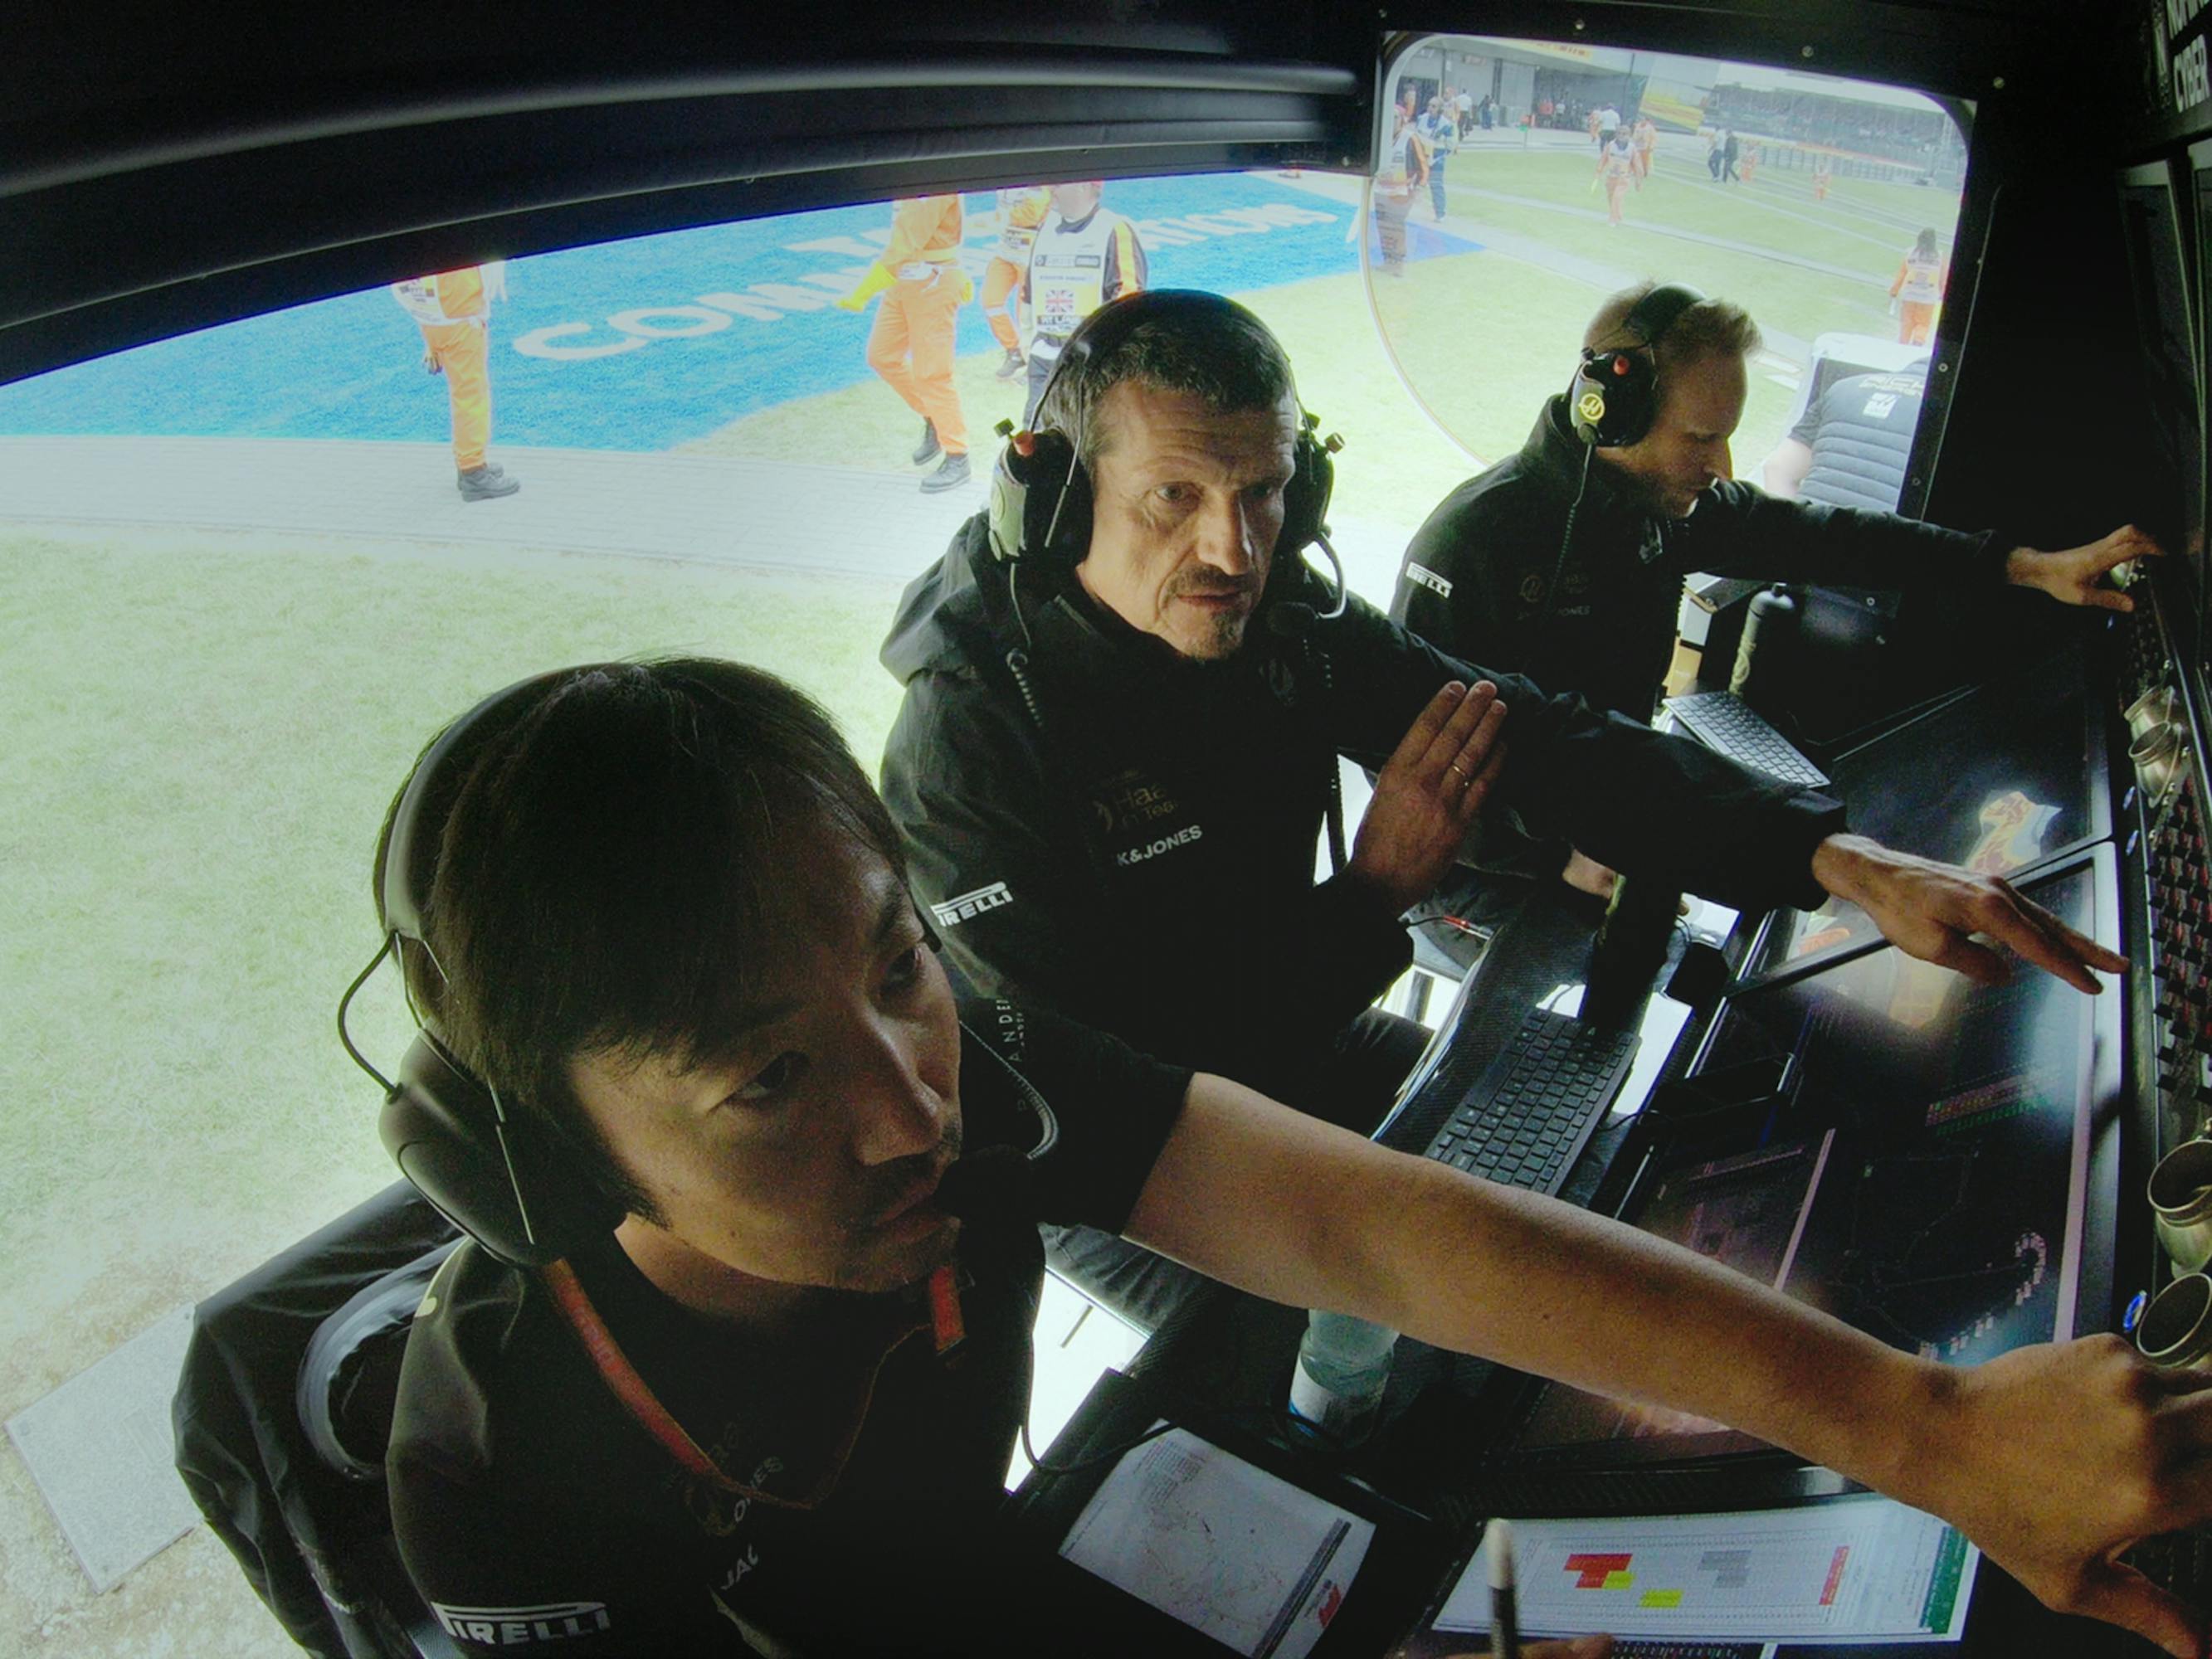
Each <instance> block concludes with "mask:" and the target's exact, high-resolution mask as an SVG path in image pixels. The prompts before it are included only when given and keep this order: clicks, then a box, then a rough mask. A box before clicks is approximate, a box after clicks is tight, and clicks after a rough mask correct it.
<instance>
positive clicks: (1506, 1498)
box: [1091, 888, 2132, 1655]
mask: <svg viewBox="0 0 2212 1659" xmlns="http://www.w3.org/2000/svg"><path fill="white" fill-rule="evenodd" d="M1598 915H1599V908H1598V907H1597V906H1596V905H1595V902H1593V901H1589V900H1587V899H1585V898H1583V897H1581V896H1577V895H1575V894H1572V893H1571V892H1570V891H1568V890H1565V888H1559V889H1558V890H1556V891H1547V890H1541V889H1537V890H1532V891H1531V893H1530V894H1529V896H1528V899H1527V901H1526V902H1524V903H1523V904H1522V907H1521V908H1520V910H1519V911H1518V913H1517V914H1516V915H1514V916H1513V917H1512V919H1511V920H1510V921H1509V922H1508V923H1507V924H1506V925H1505V926H1504V927H1501V928H1500V929H1499V931H1498V937H1497V939H1496V940H1495V942H1494V943H1493V944H1492V947H1491V950H1490V951H1489V952H1488V953H1487V954H1486V957H1485V958H1484V959H1483V961H1482V963H1481V964H1480V968H1479V969H1478V972H1477V973H1476V974H1475V975H1473V976H1471V978H1470V979H1469V981H1468V982H1467V983H1466V984H1465V985H1463V986H1462V988H1461V993H1460V994H1459V996H1458V998H1457V999H1456V1000H1455V1006H1454V1007H1453V1010H1452V1011H1451V1013H1450V1015H1449V1016H1448V1017H1447V1019H1446V1021H1445V1022H1444V1024H1443V1028H1442V1030H1443V1033H1444V1034H1445V1035H1446V1036H1448V1037H1449V1044H1450V1047H1451V1048H1452V1050H1453V1051H1454V1054H1455V1061H1456V1062H1457V1063H1455V1070H1457V1071H1458V1072H1460V1073H1461V1074H1462V1075H1463V1076H1465V1077H1468V1078H1469V1079H1472V1078H1474V1077H1475V1076H1479V1075H1480V1072H1481V1070H1482V1068H1483V1067H1484V1066H1486V1065H1487V1064H1488V1062H1489V1061H1490V1060H1492V1059H1493V1058H1494V1057H1495V1056H1496V1055H1497V1054H1499V1053H1500V1052H1501V1051H1502V1050H1503V1048H1504V1045H1505V1044H1506V1042H1508V1041H1509V1040H1510V1038H1511V1036H1512V1035H1513V1033H1514V1032H1515V1030H1516V1029H1517V1028H1518V1026H1519V1024H1520V1023H1521V1021H1522V1018H1523V1017H1524V1015H1525V1013H1526V1012H1527V1011H1528V1009H1529V1008H1530V1007H1532V1006H1537V1005H1539V1004H1541V1003H1545V1002H1547V1000H1552V1001H1553V1006H1559V1005H1558V1002H1557V1001H1556V1000H1555V999H1559V998H1560V997H1561V994H1562V993H1563V992H1565V994H1566V995H1567V997H1569V998H1571V995H1572V994H1573V989H1574V987H1577V986H1578V984H1579V982H1580V981H1581V980H1582V978H1583V970H1584V967H1585V964H1586V962H1587V959H1588V951H1589V939H1590V936H1591V930H1592V928H1593V927H1595V922H1596V921H1597V918H1598ZM1710 1012H1711V1010H1709V1009H1708V1010H1705V1011H1703V1013H1693V1012H1692V1011H1691V1010H1689V1009H1686V1008H1685V1007H1683V1006H1681V1005H1680V1004H1675V1003H1671V1002H1667V1001H1665V1000H1663V999H1655V1000H1653V1001H1652V1002H1651V1003H1650V1005H1648V1006H1646V1007H1645V1009H1644V1016H1643V1017H1644V1032H1645V1043H1644V1050H1645V1052H1643V1053H1641V1054H1639V1060H1638V1068H1637V1071H1636V1073H1634V1074H1633V1075H1632V1078H1631V1079H1630V1082H1629V1084H1628V1085H1627V1086H1626V1088H1625V1089H1624V1091H1623V1093H1622V1097H1621V1100H1620V1104H1619V1107H1618V1108H1617V1109H1616V1111H1615V1113H1614V1115H1613V1116H1612V1117H1610V1118H1609V1119H1608V1121H1607V1124H1606V1125H1605V1126H1603V1127H1601V1129H1600V1131H1599V1133H1598V1134H1597V1136H1596V1137H1595V1138H1594V1139H1592V1141H1591V1143H1590V1146H1589V1149H1588V1150H1587V1151H1586V1152H1585V1153H1584V1154H1583V1158H1582V1159H1581V1160H1580V1161H1579V1162H1578V1164H1577V1168H1576V1170H1575V1171H1574V1173H1573V1174H1572V1176H1571V1178H1570V1181H1569V1184H1568V1186H1567V1188H1565V1190H1564V1191H1563V1192H1562V1194H1561V1196H1562V1197H1563V1198H1565V1199H1567V1200H1570V1201H1574V1202H1578V1203H1583V1204H1585V1205H1588V1204H1589V1203H1591V1201H1592V1200H1593V1199H1594V1198H1601V1197H1602V1198H1604V1199H1605V1200H1607V1203H1608V1204H1609V1203H1610V1202H1611V1201H1612V1200H1613V1197H1614V1195H1615V1194H1617V1192H1618V1190H1619V1188H1620V1187H1621V1186H1623V1185H1625V1184H1626V1175H1627V1173H1628V1171H1626V1170H1621V1171H1620V1172H1617V1174H1616V1175H1615V1176H1614V1177H1613V1179H1610V1180H1608V1179H1607V1170H1608V1167H1609V1166H1610V1165H1611V1164H1613V1162H1614V1160H1615V1158H1616V1157H1617V1155H1618V1154H1619V1153H1620V1151H1621V1148H1622V1145H1623V1142H1624V1141H1625V1140H1626V1139H1627V1136H1628V1134H1629V1131H1630V1127H1631V1124H1632V1114H1633V1112H1634V1111H1635V1110H1636V1109H1638V1108H1640V1106H1641V1105H1642V1103H1644V1100H1645V1099H1647V1098H1648V1097H1649V1095H1650V1091H1651V1090H1652V1088H1653V1087H1654V1086H1655V1085H1656V1084H1657V1083H1658V1082H1659V1081H1661V1080H1662V1078H1663V1077H1665V1076H1669V1075H1673V1074H1676V1073H1679V1072H1680V1070H1681V1069H1682V1067H1683V1066H1684V1065H1685V1064H1686V1060H1687V1057H1688V1054H1689V1053H1690V1051H1691V1050H1692V1048H1694V1046H1695V1039H1696V1038H1697V1036H1699V1035H1700V1034H1701V1032H1702V1030H1703V1029H1704V1025H1705V1023H1706V1021H1705V1015H1707V1014H1710ZM1434 1058H1435V1056H1433V1055H1431V1056H1430V1057H1428V1058H1425V1060H1424V1063H1423V1066H1422V1067H1420V1068H1417V1070H1416V1072H1415V1073H1414V1077H1413V1079H1412V1080H1411V1081H1410V1082H1409V1086H1408V1091H1407V1093H1408V1094H1409V1095H1410V1094H1412V1093H1413V1091H1414V1090H1415V1089H1416V1088H1417V1087H1418V1085H1419V1080H1420V1079H1421V1078H1422V1076H1423V1075H1424V1073H1425V1071H1426V1069H1427V1067H1428V1066H1429V1065H1430V1063H1431V1060H1433V1059H1434ZM1446 1109H1447V1110H1448V1109H1449V1108H1448V1107H1447V1108H1446ZM1436 1127H1437V1124H1436V1123H1435V1122H1431V1121H1425V1118H1424V1116H1423V1115H1422V1114H1420V1113H1417V1112H1415V1111H1413V1110H1407V1109H1401V1111H1399V1112H1397V1113H1395V1114H1394V1115H1392V1117H1391V1118H1390V1119H1389V1120H1386V1121H1385V1123H1384V1125H1383V1127H1382V1128H1381V1129H1379V1130H1378V1131H1377V1133H1376V1139H1378V1140H1380V1141H1382V1142H1383V1144H1385V1145H1389V1146H1395V1147H1398V1148H1399V1149H1401V1150H1406V1151H1411V1152H1419V1151H1422V1150H1424V1149H1425V1146H1427V1144H1428V1141H1429V1139H1430V1138H1431V1134H1432V1133H1433V1132H1434V1129H1435V1128H1436ZM1601 1207H1603V1206H1601ZM1305 1325H1306V1314H1305V1310H1304V1309H1301V1308H1291V1307H1284V1306H1281V1305H1279V1304H1273V1303H1269V1302H1266V1301H1263V1300H1261V1299H1259V1298H1257V1297H1249V1296H1246V1295H1244V1294H1243V1293H1241V1292H1238V1291H1232V1290H1230V1289H1228V1288H1227V1287H1225V1286H1214V1287H1212V1288H1211V1289H1210V1290H1209V1291H1207V1292H1206V1294H1205V1295H1203V1296H1201V1297H1199V1298H1197V1299H1196V1300H1195V1301H1194V1303H1193V1304H1191V1305H1188V1306H1187V1307H1186V1308H1185V1309H1183V1310H1182V1311H1181V1313H1180V1314H1179V1315H1178V1316H1177V1317H1176V1318H1175V1319H1174V1320H1172V1321H1170V1323H1169V1324H1167V1325H1165V1326H1164V1327H1163V1328H1161V1329H1160V1330H1159V1331H1158V1332H1157V1333H1155V1334H1154V1335H1153V1336H1152V1340H1150V1341H1149V1342H1148V1343H1147V1344H1146V1347H1145V1349H1144V1351H1143V1352H1142V1353H1141V1354H1140V1355H1139V1357H1138V1359H1137V1360H1136V1362H1135V1364H1133V1366H1132V1367H1131V1375H1132V1376H1133V1378H1135V1379H1138V1380H1139V1381H1140V1382H1141V1383H1143V1384H1145V1385H1146V1389H1147V1390H1148V1391H1150V1392H1152V1395H1153V1397H1154V1398H1158V1397H1160V1396H1163V1395H1164V1396H1165V1397H1167V1398H1170V1399H1178V1400H1183V1401H1189V1402H1190V1403H1191V1405H1192V1407H1193V1409H1194V1412H1196V1413H1200V1414H1211V1415H1213V1416H1216V1417H1218V1418H1222V1419H1228V1420H1230V1421H1232V1422H1235V1423H1237V1424H1238V1425H1260V1426H1261V1431H1262V1432H1267V1433H1269V1434H1270V1437H1271V1438H1273V1440H1274V1441H1276V1442H1277V1443H1280V1444H1283V1445H1285V1446H1286V1447H1288V1448H1290V1449H1291V1454H1292V1455H1296V1456H1302V1457H1304V1458H1307V1459H1309V1460H1310V1462H1311V1466H1312V1467H1313V1468H1315V1470H1316V1472H1317V1473H1322V1472H1325V1473H1326V1474H1328V1475H1329V1476H1331V1477H1332V1478H1333V1477H1334V1476H1337V1475H1340V1474H1349V1475H1351V1476H1352V1477H1353V1478H1354V1479H1356V1480H1359V1481H1361V1482H1364V1483H1365V1484H1366V1485H1367V1486H1371V1487H1372V1488H1373V1489H1374V1490H1375V1491H1376V1492H1380V1493H1382V1494H1383V1495H1384V1496H1386V1497H1387V1498H1390V1499H1392V1500H1395V1502H1396V1503H1398V1504H1403V1505H1404V1506H1406V1507H1407V1509H1410V1510H1414V1511H1416V1512H1418V1513H1419V1514H1422V1515H1425V1516H1431V1517H1432V1518H1434V1519H1435V1520H1436V1521H1437V1522H1439V1523H1440V1524H1441V1525H1442V1526H1443V1528H1446V1529H1448V1530H1449V1531H1450V1532H1453V1533H1464V1532H1466V1531H1467V1530H1468V1528H1471V1527H1472V1525H1473V1524H1474V1522H1477V1521H1479V1520H1480V1518H1481V1517H1483V1516H1486V1515H1489V1514H1500V1513H1511V1514H1524V1515H1525V1514H1543V1513H1550V1514H1572V1513H1576V1512H1577V1511H1579V1512H1581V1513H1586V1514H1592V1513H1607V1512H1614V1513H1618V1512H1629V1511H1641V1512H1644V1513H1666V1512H1677V1511H1685V1510H1712V1509H1724V1508H1734V1507H1756V1506H1759V1505H1761V1504H1771V1503H1776V1502H1784V1501H1788V1500H1789V1499H1790V1498H1793V1497H1816V1496H1823V1495H1828V1494H1832V1493H1834V1492H1840V1491H1844V1490H1846V1489H1847V1487H1846V1486H1845V1484H1844V1483H1843V1482H1842V1481H1841V1480H1839V1479H1838V1477H1836V1476H1834V1475H1833V1474H1831V1473H1830V1472H1828V1471H1826V1470H1820V1469H1808V1468H1802V1466H1799V1465H1797V1464H1795V1463H1794V1462H1790V1461H1789V1460H1787V1459H1785V1458H1784V1457H1783V1456H1782V1455H1780V1454H1771V1455H1759V1456H1755V1457H1753V1458H1752V1459H1750V1460H1745V1459H1741V1458H1739V1459H1735V1460H1710V1461H1708V1462H1706V1463H1704V1464H1699V1465H1691V1466H1674V1467H1660V1468H1650V1469H1647V1470H1642V1471H1638V1472H1636V1473H1633V1474H1622V1473H1620V1472H1618V1471H1611V1472H1607V1473H1606V1474H1602V1475H1598V1474H1579V1475H1577V1474H1561V1473H1558V1472H1541V1473H1530V1472H1518V1473H1506V1472H1501V1471H1500V1470H1498V1469H1497V1468H1492V1467H1491V1466H1490V1465H1489V1463H1488V1462H1487V1458H1488V1454H1489V1453H1490V1451H1491V1449H1492V1442H1493V1440H1494V1438H1495V1436H1496V1432H1497V1428H1498V1421H1499V1417H1500V1414H1501V1413H1503V1411H1504V1407H1505V1404H1506V1402H1508V1401H1510V1400H1512V1399H1513V1397H1514V1385H1515V1383H1516V1378H1515V1376H1514V1375H1513V1374H1512V1373H1501V1372H1500V1370H1499V1369H1498V1368H1496V1367H1493V1366H1492V1365H1491V1364H1488V1363H1487V1362H1486V1361H1482V1360H1478V1359H1474V1358H1468V1357H1466V1356H1463V1355H1458V1354H1453V1353H1449V1352H1442V1351H1439V1350H1436V1349H1432V1348H1430V1347H1427V1346H1425V1345H1423V1344H1420V1343H1418V1342H1414V1341H1413V1340H1410V1339H1404V1340H1401V1341H1400V1343H1399V1345H1398V1350H1397V1355H1396V1358H1395V1364H1394V1366H1393V1370H1392V1375H1391V1380H1390V1385H1389V1394H1388V1395H1387V1397H1386V1400H1385V1402H1384V1406H1383V1417H1382V1421H1381V1423H1380V1425H1379V1426H1378V1428H1377V1430H1376V1433H1375V1435H1374V1436H1373V1437H1372V1438H1371V1439H1370V1441H1369V1443H1367V1444H1366V1445H1364V1446H1363V1447H1361V1448H1359V1449H1357V1450H1355V1451H1352V1452H1350V1453H1345V1452H1340V1451H1334V1450H1327V1449H1317V1448H1316V1447H1315V1446H1314V1445H1313V1444H1311V1443H1310V1442H1306V1441H1304V1439H1303V1438H1302V1437H1299V1436H1298V1435H1297V1431H1294V1430H1292V1429H1291V1427H1290V1426H1289V1425H1288V1424H1287V1423H1286V1422H1285V1421H1284V1420H1283V1419H1281V1418H1280V1416H1279V1408H1280V1407H1281V1406H1282V1403H1283V1401H1284V1397H1285V1392H1286V1390H1287V1388H1288V1383H1289V1379H1290V1375H1291V1368H1292V1366H1293V1365H1294V1364H1295V1363H1296V1356H1297V1346H1298V1342H1299V1340H1300V1338H1301V1336H1302V1335H1303V1334H1304V1329H1305ZM1144 1426H1145V1425H1144V1424H1139V1423H1134V1422H1130V1423H1126V1424H1125V1423H1114V1424H1112V1425H1110V1428H1109V1425H1104V1424H1095V1425H1094V1428H1095V1429H1097V1430H1106V1432H1103V1433H1095V1434H1094V1437H1093V1439H1092V1441H1091V1443H1092V1444H1094V1445H1097V1444H1106V1443H1111V1442H1112V1441H1113V1439H1115V1438H1116V1437H1122V1436H1123V1433H1124V1431H1126V1432H1127V1433H1128V1434H1133V1433H1137V1432H1141V1431H1142V1429H1143V1427H1144ZM1983 1584H1984V1588H1983V1589H1980V1590H1978V1593H1977V1604H1976V1613H1975V1615H1974V1617H1973V1620H1972V1623H1970V1626H1969V1631H1968V1638H1967V1640H1966V1644H1964V1645H1963V1646H1962V1647H1961V1648H1960V1649H1955V1650H1953V1651H1959V1652H1962V1653H1965V1654H1968V1655H1975V1654H1990V1655H1994V1654H1996V1653H2000V1652H2002V1653H2008V1654H2011V1653H2017V1652H2021V1651H2028V1650H2032V1649H2031V1648H2028V1647H2023V1646H2021V1643H2022V1642H2024V1641H2028V1642H2033V1643H2038V1644H2048V1643H2050V1642H2051V1641H2053V1640H2063V1643H2064V1644H2065V1645H2064V1650H2065V1651H2067V1652H2069V1653H2078V1654H2084V1655H2088V1654H2097V1653H2101V1652H2105V1651H2106V1650H2107V1648H2106V1640H2107V1638H2106V1635H2105V1634H2104V1633H2103V1632H2104V1630H2105V1627H2102V1626H2083V1625H2082V1624H2081V1621H2072V1620H2069V1621H2063V1624H2064V1625H2065V1626H2066V1628H2065V1631H2064V1633H2063V1637H2061V1636H2060V1635H2059V1634H2058V1630H2057V1626H2058V1625H2059V1624H2060V1623H2061V1622H2062V1621H2057V1620H2052V1619H2051V1616H2050V1615H2047V1614H2045V1613H2043V1612H2042V1610H2041V1609H2040V1608H2039V1607H2036V1606H2035V1605H2034V1604H2033V1602H2032V1601H2029V1600H2028V1598H2027V1597H2026V1595H2024V1593H2023V1592H2021V1591H2020V1590H2019V1589H2018V1588H2017V1587H2016V1586H2015V1585H2012V1584H2011V1583H2010V1582H2009V1581H2008V1580H2004V1579H2003V1578H2002V1575H2001V1574H1998V1573H1996V1571H1994V1570H1993V1569H1990V1568H1989V1567H1987V1566H1986V1565H1984V1570H1983ZM1418 1612H1419V1609H1418V1608H1413V1607H1408V1608H1407V1611H1406V1615H1405V1616H1406V1619H1407V1622H1408V1623H1409V1624H1410V1623H1411V1622H1412V1620H1413V1619H1414V1618H1415V1617H1416V1616H1417V1614H1418ZM2112 1639H2113V1640H2115V1641H2116V1642H2118V1645H2115V1646H2112V1648H2110V1651H2112V1652H2114V1653H2119V1652H2126V1651H2132V1649H2130V1648H2129V1647H2128V1646H2127V1645H2126V1642H2125V1640H2124V1638H2118V1637H2117V1633H2114V1634H2113V1638H2112ZM2041 1650H2051V1651H2057V1650H2058V1649H2057V1648H2049V1647H2045V1648H2043V1649H2041Z"/></svg>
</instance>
